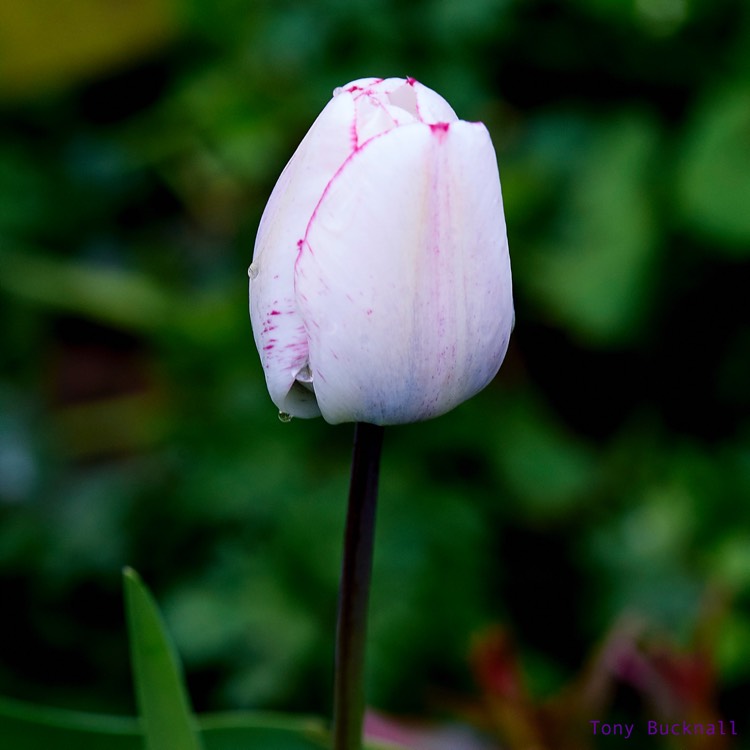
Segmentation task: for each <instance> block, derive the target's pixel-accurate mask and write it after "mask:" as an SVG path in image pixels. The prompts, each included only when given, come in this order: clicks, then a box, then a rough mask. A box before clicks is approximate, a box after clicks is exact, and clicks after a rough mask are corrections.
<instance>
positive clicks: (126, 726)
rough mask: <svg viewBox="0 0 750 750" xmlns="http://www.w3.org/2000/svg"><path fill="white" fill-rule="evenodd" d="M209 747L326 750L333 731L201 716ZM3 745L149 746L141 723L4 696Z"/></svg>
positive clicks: (294, 721) (283, 721)
mask: <svg viewBox="0 0 750 750" xmlns="http://www.w3.org/2000/svg"><path fill="white" fill-rule="evenodd" d="M199 724H200V731H201V735H202V737H203V741H204V743H205V746H206V750H321V749H322V748H328V747H329V744H328V733H327V731H326V729H325V727H324V725H323V722H321V721H320V720H318V719H315V718H308V717H297V716H284V715H274V714H256V713H231V714H230V713H227V714H210V715H205V716H203V717H201V719H200V721H199ZM0 747H3V748H6V747H7V748H12V750H39V748H41V747H49V748H54V750H143V734H142V731H141V724H140V722H139V721H138V720H137V719H135V718H132V717H125V716H106V715H99V714H89V713H84V712H79V711H68V710H62V709H57V708H48V707H46V706H35V705H32V704H27V703H22V702H20V701H14V700H10V699H8V698H0Z"/></svg>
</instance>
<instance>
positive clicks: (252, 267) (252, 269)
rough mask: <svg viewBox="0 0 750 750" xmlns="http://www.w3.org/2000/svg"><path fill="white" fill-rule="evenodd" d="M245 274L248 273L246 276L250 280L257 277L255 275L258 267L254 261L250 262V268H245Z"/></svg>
mask: <svg viewBox="0 0 750 750" xmlns="http://www.w3.org/2000/svg"><path fill="white" fill-rule="evenodd" d="M247 275H248V277H249V278H250V279H251V280H252V279H255V278H257V276H258V267H257V266H256V264H255V263H252V264H251V265H250V268H248V269H247Z"/></svg>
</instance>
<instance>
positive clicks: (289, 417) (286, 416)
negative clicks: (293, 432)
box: [279, 411, 292, 423]
mask: <svg viewBox="0 0 750 750" xmlns="http://www.w3.org/2000/svg"><path fill="white" fill-rule="evenodd" d="M291 421H292V415H291V414H287V413H286V412H285V411H280V412H279V422H284V423H286V422H291Z"/></svg>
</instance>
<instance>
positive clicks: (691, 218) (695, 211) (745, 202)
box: [678, 85, 750, 257]
mask: <svg viewBox="0 0 750 750" xmlns="http://www.w3.org/2000/svg"><path fill="white" fill-rule="evenodd" d="M683 153H684V157H683V162H682V165H681V170H680V174H679V185H678V188H679V198H680V208H681V211H682V215H683V217H684V219H685V221H686V222H688V223H689V224H690V225H691V226H692V227H694V228H695V229H698V230H700V231H702V232H704V233H706V234H709V235H711V236H712V237H716V238H718V239H720V240H723V242H724V244H722V245H719V246H718V247H717V249H719V250H722V251H724V252H726V253H727V254H729V255H736V256H737V257H744V256H747V254H748V252H750V242H748V241H749V240H750V89H748V88H747V87H746V86H744V85H741V86H737V87H735V88H731V89H729V90H727V91H725V92H722V93H721V94H719V95H713V96H712V97H711V98H710V99H708V100H707V101H705V102H704V104H703V106H702V107H701V108H700V109H699V110H698V112H697V115H696V117H695V119H694V121H693V123H692V125H691V126H690V129H689V131H688V136H687V140H686V143H685V147H684V152H683Z"/></svg>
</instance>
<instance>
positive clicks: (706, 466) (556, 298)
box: [0, 0, 750, 748]
mask: <svg viewBox="0 0 750 750" xmlns="http://www.w3.org/2000/svg"><path fill="white" fill-rule="evenodd" d="M370 75H375V76H383V77H386V76H393V75H399V76H403V75H411V76H414V77H415V78H418V79H419V80H421V81H422V82H423V83H425V84H426V85H428V86H430V87H432V88H434V89H436V90H437V91H439V92H440V93H441V94H443V95H444V96H445V97H446V98H447V99H448V101H450V102H451V103H452V104H453V106H454V108H455V109H456V111H457V112H458V114H459V116H460V117H462V118H463V119H470V120H482V121H484V122H485V123H486V124H487V126H488V127H489V129H490V131H491V133H492V136H493V139H494V142H495V144H496V149H497V153H498V160H499V164H500V171H501V178H502V182H503V190H504V194H505V201H506V214H507V222H508V232H509V237H510V245H511V255H512V262H513V270H514V280H515V295H516V308H517V310H516V313H517V321H516V330H515V332H514V335H513V340H512V345H511V349H510V352H509V354H508V357H507V360H506V363H505V364H504V366H503V369H502V370H501V373H500V375H499V376H498V378H497V379H496V381H495V382H494V383H493V384H492V385H491V386H490V387H489V388H488V389H487V390H486V391H485V392H483V393H482V394H481V395H480V396H478V397H476V398H475V399H473V400H472V401H471V402H469V403H467V404H465V405H463V406H462V407H460V408H459V409H457V410H456V411H455V412H453V413H451V414H450V415H447V416H445V417H442V418H440V419H438V420H436V421H434V422H432V423H429V424H418V425H411V426H405V427H399V428H392V429H389V430H388V434H387V437H386V447H385V454H384V464H383V477H382V486H381V505H380V516H379V525H378V538H377V555H376V561H375V579H374V590H373V601H372V614H371V627H370V632H371V647H370V652H369V685H368V696H369V701H370V703H371V705H373V706H375V707H377V708H378V709H380V710H381V711H384V712H387V713H389V714H393V715H397V716H401V717H403V716H410V717H416V718H418V719H420V720H424V721H433V720H440V721H453V722H458V723H460V724H463V725H467V726H468V725H472V726H473V727H475V728H477V729H478V730H481V731H482V732H483V733H484V734H485V736H486V737H488V738H489V739H490V741H491V742H492V743H495V742H499V743H503V746H504V747H514V748H521V747H531V746H532V745H533V743H534V742H536V743H537V745H536V746H538V747H555V748H563V747H566V745H565V742H567V741H568V740H569V739H570V738H574V739H571V740H570V741H571V742H572V743H573V744H572V745H571V746H573V747H577V748H583V747H587V746H589V744H596V742H597V741H598V740H599V739H602V738H600V737H597V738H593V737H591V736H589V735H590V731H589V729H590V728H589V726H588V721H589V720H590V719H601V720H605V721H606V720H612V721H615V720H628V721H630V720H636V721H645V720H646V719H658V718H661V719H663V720H667V719H669V718H670V717H671V718H673V719H674V720H675V721H678V720H679V721H682V720H683V719H686V720H691V721H701V720H703V721H708V720H709V719H711V718H717V717H719V716H723V717H724V718H726V719H735V720H736V721H737V725H738V729H739V730H742V729H743V728H744V730H745V731H748V732H750V726H748V720H747V705H748V703H749V702H750V609H749V608H748V604H750V420H749V419H748V417H749V412H750V388H749V385H748V384H749V383H750V326H749V324H750V302H749V297H748V290H749V289H750V265H749V264H748V256H750V5H748V3H747V2H746V1H745V0H557V1H553V0H414V1H413V2H403V0H319V1H318V2H305V1H304V0H284V1H280V0H256V1H255V2H252V1H251V2H247V1H242V0H215V1H214V2H203V1H202V0H129V2H114V1H113V0H25V1H24V2H17V1H14V0H0V315H1V316H2V346H1V347H0V366H1V371H0V598H1V600H2V612H3V614H2V617H0V694H2V695H5V696H10V697H13V698H18V699H23V700H29V701H34V702H38V703H44V704H49V705H54V706H61V707H68V708H75V709H85V710H92V711H105V712H111V713H132V712H133V711H134V706H133V699H132V695H131V693H132V688H131V682H130V677H129V666H128V654H127V640H126V634H125V627H124V614H123V607H122V603H121V598H122V592H121V568H122V566H123V565H126V564H127V565H132V566H133V567H135V568H136V569H137V570H138V571H139V572H140V573H141V575H142V576H143V578H144V579H145V581H146V582H147V583H148V584H149V585H150V586H151V587H152V589H153V590H154V592H155V594H156V597H157V599H158V600H159V602H160V604H161V606H162V608H163V610H164V613H165V617H166V619H167V622H168V624H169V627H170V629H171V631H172V633H173V635H174V637H175V639H176V642H177V645H178V647H179V650H180V653H181V655H182V657H183V659H184V662H185V665H186V670H187V674H188V681H189V685H190V690H191V694H192V697H193V701H194V703H195V706H196V708H197V709H198V710H200V711H205V710H217V709H234V708H254V709H279V710H284V711H297V712H306V713H315V714H320V715H328V713H329V712H330V699H329V694H330V689H331V662H332V653H333V633H334V623H335V610H336V596H337V585H338V574H339V559H340V543H341V536H342V529H343V521H344V512H345V502H344V498H345V494H346V485H347V479H348V476H347V475H348V462H349V457H350V442H351V426H346V425H345V426H340V427H335V428H334V427H330V426H328V425H326V424H325V423H323V422H322V421H321V420H316V421H309V422H305V421H300V420H294V421H293V422H292V423H290V424H282V423H280V422H279V420H278V419H277V414H276V411H275V409H274V408H273V405H272V404H271V402H270V400H269V399H268V396H267V393H266V390H265V386H264V382H263V377H262V372H261V368H260V365H259V362H258V358H257V354H256V352H255V350H254V346H253V341H252V334H251V331H250V326H249V321H248V316H247V296H246V295H247V290H246V287H247V278H246V269H247V266H248V264H249V263H250V260H251V257H252V247H253V240H254V234H255V231H256V229H257V224H258V220H259V218H260V214H261V212H262V210H263V206H264V203H265V200H266V199H267V197H268V195H269V193H270V191H271V188H272V186H273V184H274V182H275V179H276V177H277V176H278V174H279V173H280V171H281V169H282V168H283V165H284V164H285V162H286V160H287V159H288V158H289V157H290V155H291V153H292V152H293V150H294V148H295V147H296V144H297V143H298V142H299V140H300V139H301V137H302V136H303V134H304V133H305V131H306V129H307V128H308V126H309V124H310V123H311V122H312V120H313V119H314V117H315V116H316V115H317V113H318V112H319V110H320V109H321V108H322V107H323V106H324V104H325V103H326V102H327V100H328V98H329V97H330V94H331V91H332V90H333V88H334V87H336V86H338V85H341V84H343V83H346V82H347V81H350V80H352V79H355V78H359V77H363V76H370ZM535 733H537V734H535ZM530 737H532V738H533V739H529V738H530ZM550 738H553V739H550ZM554 738H556V739H554ZM605 739H606V738H605ZM724 739H726V738H715V739H713V740H712V743H711V744H710V747H712V748H716V747H724V746H729V745H724V744H723V742H724ZM611 741H614V740H612V739H611V740H610V742H611ZM659 742H660V741H659V740H657V739H655V738H651V739H649V740H648V744H649V746H650V747H660V746H661V745H660V744H659ZM694 742H695V744H693V745H688V744H684V745H679V746H680V747H703V746H704V745H703V744H701V742H700V740H695V741H694ZM740 742H741V738H740ZM492 746H495V745H494V744H493V745H492ZM705 746H706V747H708V746H709V745H708V744H706V745H705ZM732 746H739V745H732ZM456 747H457V746H456Z"/></svg>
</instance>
